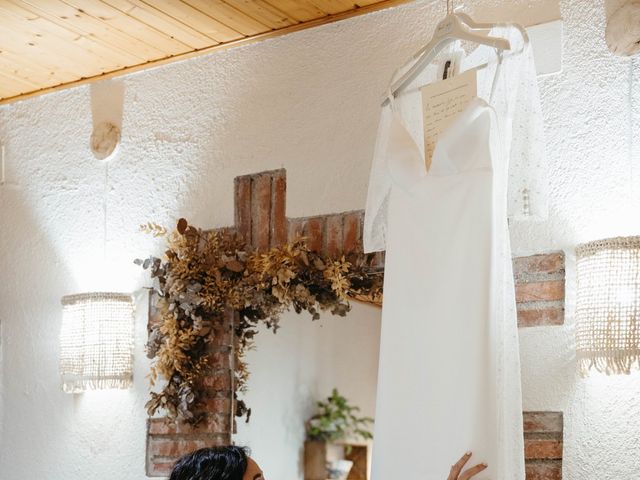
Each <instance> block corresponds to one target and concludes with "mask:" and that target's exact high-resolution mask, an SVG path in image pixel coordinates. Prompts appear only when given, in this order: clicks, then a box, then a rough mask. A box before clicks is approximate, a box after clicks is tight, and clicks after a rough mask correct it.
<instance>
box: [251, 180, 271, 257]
mask: <svg viewBox="0 0 640 480" xmlns="http://www.w3.org/2000/svg"><path fill="white" fill-rule="evenodd" d="M270 231H271V176H270V175H266V174H260V175H255V176H254V177H253V178H252V182H251V244H252V246H253V247H254V248H256V249H259V250H266V249H268V248H269V237H270V235H269V233H270Z"/></svg>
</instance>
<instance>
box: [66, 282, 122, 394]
mask: <svg viewBox="0 0 640 480" xmlns="http://www.w3.org/2000/svg"><path fill="white" fill-rule="evenodd" d="M134 310H135V304H134V301H133V297H132V296H131V295H129V294H126V293H107V292H95V293H82V294H78V295H68V296H65V297H63V298H62V328H61V330H60V375H61V377H62V389H63V390H64V391H65V392H67V393H80V392H84V391H85V390H98V389H110V388H128V387H129V386H131V383H132V380H133V326H134Z"/></svg>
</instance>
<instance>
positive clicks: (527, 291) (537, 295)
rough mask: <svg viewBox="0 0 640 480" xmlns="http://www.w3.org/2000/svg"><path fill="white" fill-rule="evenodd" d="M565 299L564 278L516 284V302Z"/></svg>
mask: <svg viewBox="0 0 640 480" xmlns="http://www.w3.org/2000/svg"><path fill="white" fill-rule="evenodd" d="M555 300H564V280H551V281H547V282H530V283H518V284H516V302H518V303H524V302H537V301H555Z"/></svg>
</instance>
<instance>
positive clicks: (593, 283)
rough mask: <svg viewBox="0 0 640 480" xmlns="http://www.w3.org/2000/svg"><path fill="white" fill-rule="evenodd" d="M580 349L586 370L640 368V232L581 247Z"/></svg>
mask: <svg viewBox="0 0 640 480" xmlns="http://www.w3.org/2000/svg"><path fill="white" fill-rule="evenodd" d="M576 270H577V277H578V286H577V287H578V288H577V299H576V323H577V337H576V350H577V358H578V363H579V366H580V370H581V372H582V374H583V375H586V374H587V373H588V371H589V370H590V369H591V368H595V369H596V370H597V371H599V372H603V373H606V374H607V375H610V374H620V373H626V374H628V373H630V372H631V369H632V367H634V366H638V367H640V236H639V237H617V238H608V239H604V240H597V241H594V242H589V243H585V244H582V245H579V246H578V247H577V248H576Z"/></svg>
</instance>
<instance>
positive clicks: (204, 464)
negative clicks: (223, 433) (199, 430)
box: [169, 446, 264, 480]
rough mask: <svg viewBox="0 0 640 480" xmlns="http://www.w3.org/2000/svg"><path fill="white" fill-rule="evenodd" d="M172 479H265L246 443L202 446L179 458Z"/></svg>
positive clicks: (170, 479) (170, 478)
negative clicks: (244, 445) (245, 445)
mask: <svg viewBox="0 0 640 480" xmlns="http://www.w3.org/2000/svg"><path fill="white" fill-rule="evenodd" d="M169 480H264V476H263V474H262V470H260V467H259V466H258V464H257V463H256V462H254V461H253V459H252V458H251V457H249V450H248V449H247V448H244V447H236V446H227V447H213V448H201V449H200V450H196V451H195V452H191V453H190V454H188V455H185V456H184V457H182V458H181V459H180V460H178V461H177V462H176V464H175V465H174V467H173V471H172V472H171V476H170V477H169Z"/></svg>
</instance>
